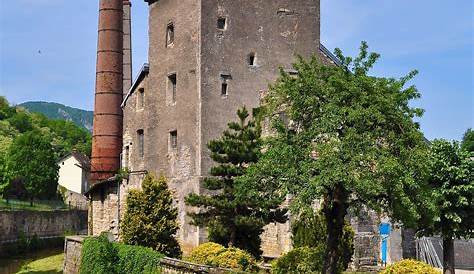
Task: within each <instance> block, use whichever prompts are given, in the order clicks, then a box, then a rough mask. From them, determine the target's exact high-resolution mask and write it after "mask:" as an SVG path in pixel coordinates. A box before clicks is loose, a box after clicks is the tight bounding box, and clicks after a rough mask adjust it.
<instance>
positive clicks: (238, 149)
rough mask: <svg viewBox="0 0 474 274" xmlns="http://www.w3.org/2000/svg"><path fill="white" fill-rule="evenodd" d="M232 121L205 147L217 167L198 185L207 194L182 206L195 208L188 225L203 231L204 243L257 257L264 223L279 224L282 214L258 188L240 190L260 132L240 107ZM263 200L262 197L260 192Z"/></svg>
mask: <svg viewBox="0 0 474 274" xmlns="http://www.w3.org/2000/svg"><path fill="white" fill-rule="evenodd" d="M237 115H238V117H239V121H238V122H230V123H229V124H228V127H229V129H228V130H226V131H224V133H223V135H222V136H221V138H220V139H217V140H213V141H211V142H210V143H209V144H208V148H209V149H210V151H211V158H212V159H213V160H214V161H215V162H216V163H218V165H216V166H214V167H212V168H211V170H210V175H211V177H208V178H206V179H205V180H204V184H203V185H204V188H205V189H206V190H208V193H204V194H202V195H199V194H194V193H193V194H190V195H189V196H188V197H187V198H186V203H187V204H188V205H191V206H196V207H199V208H200V211H199V212H198V213H193V214H191V217H192V219H193V223H194V224H195V225H199V226H205V227H207V228H208V231H209V240H210V241H212V242H217V243H220V244H222V245H225V246H232V247H238V248H241V249H244V250H247V251H248V252H250V253H251V254H252V255H254V256H257V257H258V256H260V255H261V251H260V243H261V240H260V234H261V233H262V231H263V227H264V226H265V225H266V224H268V223H269V222H273V221H280V222H282V221H284V219H285V218H284V213H285V211H284V210H280V209H278V207H279V205H280V204H281V202H282V199H281V198H274V199H272V198H268V199H265V198H263V196H262V195H260V197H259V195H255V194H256V193H262V190H261V189H260V190H259V189H245V187H243V186H242V185H240V182H239V180H238V179H239V178H240V177H241V176H242V175H244V174H245V172H246V170H247V168H248V167H249V166H250V165H251V164H253V163H255V162H257V161H258V159H259V156H260V153H261V152H260V151H261V143H262V142H261V138H260V136H261V130H260V127H259V126H258V125H257V124H256V122H255V120H253V119H252V120H249V121H247V119H248V117H249V113H248V111H247V109H246V108H245V107H243V108H242V109H240V110H238V111H237ZM263 195H264V193H263Z"/></svg>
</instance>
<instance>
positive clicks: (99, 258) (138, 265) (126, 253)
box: [80, 235, 164, 274]
mask: <svg viewBox="0 0 474 274" xmlns="http://www.w3.org/2000/svg"><path fill="white" fill-rule="evenodd" d="M163 257H164V256H163V255H162V254H160V253H158V252H156V251H154V250H152V249H151V248H146V247H141V246H131V245H125V244H118V243H111V242H109V240H108V239H107V237H106V236H104V235H101V236H99V237H96V238H87V239H86V240H85V241H84V244H83V247H82V258H81V269H80V273H81V274H119V273H127V274H141V273H160V272H161V271H160V269H159V266H160V260H161V259H162V258H163Z"/></svg>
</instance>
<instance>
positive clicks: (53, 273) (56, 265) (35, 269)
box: [17, 253, 64, 274]
mask: <svg viewBox="0 0 474 274" xmlns="http://www.w3.org/2000/svg"><path fill="white" fill-rule="evenodd" d="M63 260H64V254H63V253H61V254H57V255H53V256H50V257H46V258H42V259H38V260H35V261H31V262H29V263H27V264H25V265H23V266H22V267H21V269H20V271H19V272H17V274H27V273H41V274H57V273H62V269H63Z"/></svg>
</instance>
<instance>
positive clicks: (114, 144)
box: [91, 0, 123, 183]
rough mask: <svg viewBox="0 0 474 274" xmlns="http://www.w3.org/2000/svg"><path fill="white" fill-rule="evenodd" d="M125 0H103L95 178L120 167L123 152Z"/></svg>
mask: <svg viewBox="0 0 474 274" xmlns="http://www.w3.org/2000/svg"><path fill="white" fill-rule="evenodd" d="M122 28H123V0H100V4H99V31H98V42H97V68H96V86H95V106H94V128H93V134H92V157H91V168H92V170H91V181H92V183H95V182H98V181H102V180H105V179H108V178H110V177H112V176H114V175H115V174H116V172H117V171H118V170H119V168H120V153H121V151H122V123H123V121H122V116H123V114H122V109H121V107H120V104H121V103H122V94H123V82H122V81H123V29H122Z"/></svg>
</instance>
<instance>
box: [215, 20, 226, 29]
mask: <svg viewBox="0 0 474 274" xmlns="http://www.w3.org/2000/svg"><path fill="white" fill-rule="evenodd" d="M217 28H218V29H220V30H225V29H226V28H227V20H226V18H225V17H219V18H217Z"/></svg>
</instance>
